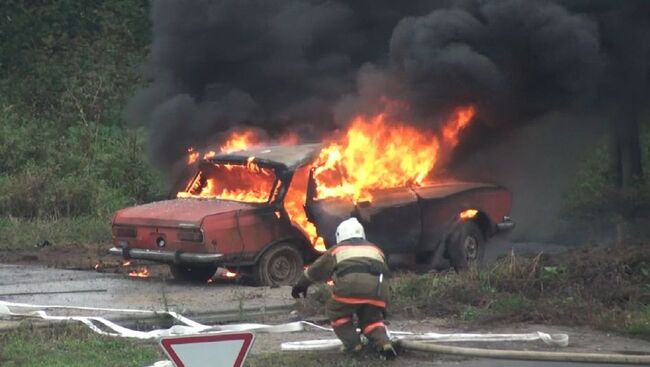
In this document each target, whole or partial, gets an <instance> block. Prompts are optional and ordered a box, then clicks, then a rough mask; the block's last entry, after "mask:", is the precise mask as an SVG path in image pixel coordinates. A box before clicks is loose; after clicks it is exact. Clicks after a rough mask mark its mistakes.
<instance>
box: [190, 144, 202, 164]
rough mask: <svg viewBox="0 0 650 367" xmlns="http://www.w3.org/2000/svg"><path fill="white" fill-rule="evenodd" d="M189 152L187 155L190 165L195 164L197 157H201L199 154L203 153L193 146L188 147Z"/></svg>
mask: <svg viewBox="0 0 650 367" xmlns="http://www.w3.org/2000/svg"><path fill="white" fill-rule="evenodd" d="M187 153H188V155H187V164H188V165H190V164H193V163H194V162H196V161H197V159H199V155H200V154H201V153H199V152H197V151H195V150H194V148H192V147H189V148H187Z"/></svg>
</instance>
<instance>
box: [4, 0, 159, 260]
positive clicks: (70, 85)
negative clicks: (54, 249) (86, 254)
mask: <svg viewBox="0 0 650 367" xmlns="http://www.w3.org/2000/svg"><path fill="white" fill-rule="evenodd" d="M148 12H149V2H148V1H146V0H137V1H131V0H109V1H83V2H78V1H68V0H54V1H36V2H28V3H26V2H24V1H12V0H9V1H3V2H2V4H0V13H1V14H2V18H3V19H2V21H1V22H0V156H1V157H2V159H1V160H0V249H3V248H7V247H10V248H20V247H25V246H33V245H34V244H35V243H36V242H37V241H39V240H41V239H47V240H48V241H50V242H52V243H54V244H57V243H64V244H71V243H72V244H74V243H82V242H85V243H88V242H96V243H101V242H107V241H108V240H110V231H109V221H110V218H111V215H112V213H113V212H114V211H115V210H116V209H118V208H120V207H123V206H126V205H132V204H136V203H139V202H144V201H151V200H153V199H156V198H159V197H161V196H162V195H163V191H164V188H163V185H162V181H163V180H162V179H161V178H160V177H159V174H158V173H157V172H156V171H155V170H154V169H153V168H152V167H151V165H150V164H149V162H148V159H147V154H146V146H145V131H144V130H142V128H138V127H136V126H127V124H126V123H125V119H124V116H123V112H122V111H123V108H124V106H125V105H126V102H127V100H128V98H129V97H130V96H131V95H132V94H133V93H134V91H135V90H136V88H137V87H138V86H139V85H142V83H144V80H142V79H141V76H139V72H138V66H139V65H141V64H142V63H143V62H144V60H145V57H146V54H147V51H148V50H147V46H148V44H149V42H150V36H149V34H150V23H149V21H148ZM33 235H36V236H33Z"/></svg>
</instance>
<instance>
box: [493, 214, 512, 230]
mask: <svg viewBox="0 0 650 367" xmlns="http://www.w3.org/2000/svg"><path fill="white" fill-rule="evenodd" d="M513 228H515V222H513V221H512V219H511V218H510V217H503V220H502V221H501V223H497V231H509V230H511V229H513Z"/></svg>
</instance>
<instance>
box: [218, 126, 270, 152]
mask: <svg viewBox="0 0 650 367" xmlns="http://www.w3.org/2000/svg"><path fill="white" fill-rule="evenodd" d="M260 141H261V138H260V136H259V135H258V134H257V133H256V132H255V131H254V130H244V131H241V132H234V133H232V135H230V137H229V138H228V140H226V142H225V143H224V144H223V145H222V146H220V147H219V150H220V151H221V153H232V152H237V151H240V150H246V149H248V148H250V147H252V146H255V145H258V144H260Z"/></svg>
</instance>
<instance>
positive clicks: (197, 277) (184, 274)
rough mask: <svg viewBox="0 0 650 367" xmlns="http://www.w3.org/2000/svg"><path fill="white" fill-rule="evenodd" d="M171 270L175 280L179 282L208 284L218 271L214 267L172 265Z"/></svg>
mask: <svg viewBox="0 0 650 367" xmlns="http://www.w3.org/2000/svg"><path fill="white" fill-rule="evenodd" d="M169 270H170V271H171V273H172V275H173V276H174V279H177V280H182V281H190V282H207V281H208V279H210V278H212V276H213V275H214V273H215V272H216V271H217V267H216V266H214V265H184V264H170V265H169Z"/></svg>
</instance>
